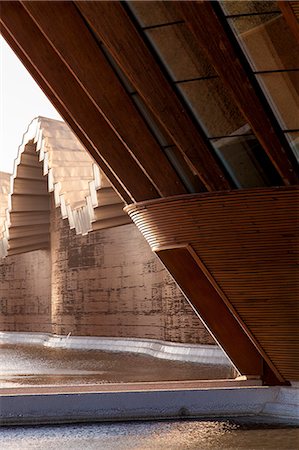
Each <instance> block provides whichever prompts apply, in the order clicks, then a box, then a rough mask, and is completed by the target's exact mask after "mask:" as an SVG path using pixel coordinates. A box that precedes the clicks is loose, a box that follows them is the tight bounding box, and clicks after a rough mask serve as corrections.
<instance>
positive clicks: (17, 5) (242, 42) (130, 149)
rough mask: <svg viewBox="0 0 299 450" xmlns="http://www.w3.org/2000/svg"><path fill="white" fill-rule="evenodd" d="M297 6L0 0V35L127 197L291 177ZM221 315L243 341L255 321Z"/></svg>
mask: <svg viewBox="0 0 299 450" xmlns="http://www.w3.org/2000/svg"><path fill="white" fill-rule="evenodd" d="M296 3H297V2H289V4H288V2H276V1H263V2H254V1H247V2H235V1H221V2H217V1H213V2H209V1H198V2H142V1H141V2H139V1H138V2H137V1H136V2H131V1H129V2H93V1H88V2H81V1H80V2H76V1H75V2H71V1H70V2H47V1H46V2H35V1H31V2H30V1H29V2H6V1H4V2H1V30H2V34H3V36H4V37H5V38H6V40H7V41H8V43H9V44H10V45H11V47H12V48H13V49H14V51H15V52H16V53H17V55H18V56H19V58H20V59H21V60H22V61H23V63H24V65H25V66H26V67H27V68H28V70H29V72H30V73H31V74H32V75H33V77H34V78H35V79H36V81H37V82H38V84H39V85H40V86H41V88H42V89H43V90H44V92H45V93H46V94H47V96H48V97H49V98H50V100H51V101H52V103H53V104H54V106H55V107H56V108H57V110H58V111H59V112H60V114H61V115H62V116H63V117H64V118H65V120H66V121H67V122H68V124H69V125H70V127H71V128H72V129H73V131H74V132H75V133H76V135H77V136H78V138H79V139H80V140H81V142H82V144H83V145H84V146H85V147H86V149H87V150H88V151H89V153H90V154H91V155H92V156H93V158H94V160H95V161H96V162H97V163H98V165H99V167H100V168H101V169H102V171H103V173H104V174H105V175H106V176H107V178H108V179H109V181H110V182H111V184H112V185H113V186H114V188H115V189H116V191H117V192H118V194H119V195H120V197H121V198H122V199H123V200H124V201H125V202H126V203H128V204H130V203H134V202H144V201H147V200H153V199H156V200H157V201H158V199H161V198H168V197H171V196H177V195H181V194H191V193H198V194H199V193H204V192H210V193H213V192H216V191H228V190H238V189H243V188H249V189H251V188H258V189H260V190H261V191H262V190H263V189H266V188H267V187H270V186H290V185H297V184H298V180H299V168H298V140H299V109H298V105H299V88H298V86H299V83H298V80H299V48H298V21H297V18H296V11H297V9H296V8H297V5H296ZM265 192H266V191H265ZM267 192H269V191H267ZM292 192H293V191H292ZM200 195H201V194H200ZM208 195H210V194H208ZM268 195H271V194H268ZM291 195H292V194H291ZM186 202H187V199H186ZM182 220H183V219H182ZM216 220H217V219H216ZM227 220H228V221H229V220H230V218H229V217H227ZM252 220H254V216H253V218H252ZM267 220H269V221H271V216H269V217H268V218H267ZM285 220H287V219H285ZM198 226H199V227H200V224H198ZM280 226H281V227H282V228H283V223H282V224H281V225H280ZM236 239H237V237H236ZM187 244H188V242H187ZM273 245H275V242H274V241H273ZM175 254H176V255H181V258H186V260H188V258H189V256H187V255H186V254H184V255H183V254H182V253H181V252H180V251H176V252H174V255H175ZM161 257H162V256H161ZM243 257H246V255H245V256H244V255H243ZM174 260H175V256H173V257H170V259H169V257H168V256H167V261H168V262H169V264H168V267H169V268H170V270H171V272H172V273H173V274H176V275H175V277H176V280H177V281H178V282H179V284H180V280H179V279H178V277H179V273H178V271H176V270H175V268H174V267H173V266H172V263H173V261H174ZM189 260H190V258H189ZM192 264H193V262H192V261H191V260H190V267H191V266H192ZM166 265H167V264H166ZM265 265H267V262H266V259H265ZM198 267H199V266H198ZM194 270H195V269H194ZM269 270H271V268H269ZM194 276H195V275H194ZM231 276H232V278H236V277H237V276H238V275H237V273H235V272H232V273H231ZM215 289H216V288H215ZM285 295H286V296H287V295H288V294H287V288H286V292H285ZM272 300H273V299H271V298H269V299H268V300H267V301H269V302H271V301H272ZM227 301H228V302H230V298H229V296H228V300H227ZM292 305H293V303H292V302H291V301H290V302H289V307H290V308H291V310H292V311H293V313H294V314H298V311H297V310H296V308H295V305H293V306H292ZM252 307H253V308H254V305H253V306H252ZM273 308H275V302H274V300H273ZM292 308H293V309H292ZM232 311H233V310H232ZM296 311H297V312H296ZM230 314H232V316H233V320H235V321H236V322H238V324H239V325H240V327H239V328H240V329H239V331H238V333H239V336H240V338H242V339H243V337H244V336H243V335H246V336H247V338H248V343H247V344H248V349H251V342H252V341H254V339H253V338H252V333H253V332H252V325H250V327H251V328H250V327H249V332H248V327H246V326H244V323H243V322H242V320H241V319H240V317H239V316H238V315H237V314H235V315H234V312H230ZM214 316H215V321H214V324H212V327H214V330H212V331H214V332H215V335H216V338H217V333H220V337H219V336H218V338H219V341H221V339H220V338H221V337H222V334H223V333H224V331H223V330H221V329H219V327H218V325H219V320H220V319H219V318H217V313H216V312H214ZM278 322H279V318H277V324H276V325H278ZM274 325H275V324H274V323H273V326H274ZM217 327H218V328H217ZM253 328H254V327H253ZM215 330H216V331H215ZM249 341H250V342H249ZM254 342H255V344H254V345H255V351H256V352H257V353H256V355H255V356H252V361H253V363H252V364H253V366H254V367H252V370H253V372H254V373H255V374H257V371H256V370H257V366H258V365H259V363H258V361H259V358H260V371H259V372H258V373H259V375H260V376H261V377H262V378H264V380H268V382H284V381H285V379H289V378H290V375H289V372H288V370H287V369H285V367H284V369H283V370H284V372H283V371H281V370H280V371H279V370H278V369H277V366H276V365H275V354H274V356H273V355H271V358H270V357H269V354H267V352H266V351H265V348H263V345H262V344H261V342H257V343H256V341H254ZM228 348H229V346H227V347H226V348H225V349H226V350H227V351H228V353H229V350H228ZM261 349H262V350H261ZM248 351H249V350H248ZM250 351H251V350H250ZM286 351H287V352H290V353H292V355H293V356H294V354H297V355H298V346H295V345H294V347H292V346H291V347H290V348H288V349H286ZM294 352H295V353H294ZM296 352H297V353H296ZM239 353H240V359H242V358H241V356H242V355H241V353H242V349H241V350H240V352H239ZM291 360H293V359H292V358H291V359H290V361H291ZM235 363H236V365H237V366H238V357H237V358H235ZM249 372H250V370H249ZM292 377H293V378H294V379H295V378H296V377H297V379H298V378H299V371H298V370H297V369H296V370H295V372H292Z"/></svg>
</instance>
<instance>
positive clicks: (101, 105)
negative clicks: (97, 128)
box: [21, 1, 186, 197]
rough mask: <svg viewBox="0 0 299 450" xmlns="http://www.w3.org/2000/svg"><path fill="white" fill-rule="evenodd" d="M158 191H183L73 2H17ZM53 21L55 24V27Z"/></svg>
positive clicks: (172, 192)
mask: <svg viewBox="0 0 299 450" xmlns="http://www.w3.org/2000/svg"><path fill="white" fill-rule="evenodd" d="M21 3H22V4H23V6H24V8H25V9H26V10H27V12H28V13H29V14H30V15H31V17H32V18H33V20H34V21H35V23H36V24H37V26H38V27H39V29H40V30H41V31H42V32H43V34H44V36H45V37H46V39H47V40H48V41H49V43H50V44H51V45H52V47H53V48H54V50H55V51H56V52H57V54H58V55H59V57H60V58H61V59H62V60H63V61H64V63H65V64H66V65H67V66H68V68H69V69H70V71H71V72H72V74H73V75H74V76H75V78H76V80H77V81H78V82H79V83H80V85H81V87H82V88H83V89H84V91H85V92H86V94H87V95H88V96H89V98H90V99H91V100H92V101H93V103H94V105H95V106H96V107H97V108H98V109H99V110H100V111H101V112H102V114H103V115H104V117H105V119H106V121H107V122H108V123H109V124H110V126H111V127H112V129H113V130H114V132H115V133H116V134H117V135H118V137H119V139H120V140H123V141H124V142H125V144H126V145H127V146H128V149H129V151H130V153H131V155H132V156H133V157H134V159H135V160H136V161H138V162H139V164H140V165H141V167H142V168H143V170H144V172H145V174H146V175H147V177H148V178H149V179H150V180H151V181H152V182H153V184H154V185H155V187H156V189H157V191H158V192H159V193H160V194H161V196H166V197H167V196H168V195H176V194H182V193H185V192H186V190H185V188H184V186H183V184H182V182H181V180H180V179H179V177H178V175H177V174H176V173H175V171H174V170H173V168H172V167H171V165H170V163H169V161H168V160H167V158H166V156H165V154H164V153H163V151H162V150H161V148H160V146H159V145H158V143H157V141H156V140H155V139H154V137H153V136H152V134H151V133H150V131H149V129H148V127H147V125H146V124H145V122H144V120H143V119H142V117H141V116H140V115H139V113H138V111H137V109H136V107H135V106H134V104H133V102H132V100H131V98H130V96H129V95H128V94H127V92H126V91H125V89H124V88H123V86H122V84H121V82H120V81H119V79H118V78H117V76H116V74H115V72H114V71H113V69H112V67H111V65H110V64H109V63H108V61H107V59H106V57H105V56H104V54H103V53H102V51H101V49H100V47H99V45H98V44H97V42H96V41H95V39H94V37H93V36H92V35H91V33H90V32H89V30H88V29H87V27H86V25H85V23H84V21H83V19H82V17H81V15H80V13H79V12H78V10H77V8H76V7H75V5H74V4H73V3H72V2H59V3H53V2H47V1H45V2H31V1H30V2H27V1H23V2H21ZM53 23H55V27H53ZM78 30H80V33H78Z"/></svg>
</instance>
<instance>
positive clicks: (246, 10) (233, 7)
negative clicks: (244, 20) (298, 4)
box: [219, 0, 279, 15]
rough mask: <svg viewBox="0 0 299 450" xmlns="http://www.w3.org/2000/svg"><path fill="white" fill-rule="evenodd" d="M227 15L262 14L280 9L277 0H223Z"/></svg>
mask: <svg viewBox="0 0 299 450" xmlns="http://www.w3.org/2000/svg"><path fill="white" fill-rule="evenodd" d="M219 3H220V4H221V6H222V8H223V11H224V13H225V14H226V15H238V14H262V13H267V12H271V11H279V7H278V4H277V1H264V0H263V1H256V0H254V1H249V0H247V1H240V0H236V1H234V0H222V1H220V2H219Z"/></svg>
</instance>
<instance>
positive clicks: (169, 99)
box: [75, 1, 230, 190]
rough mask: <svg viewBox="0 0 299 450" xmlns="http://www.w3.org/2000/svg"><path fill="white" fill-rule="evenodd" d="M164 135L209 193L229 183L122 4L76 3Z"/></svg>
mask: <svg viewBox="0 0 299 450" xmlns="http://www.w3.org/2000/svg"><path fill="white" fill-rule="evenodd" d="M75 4H76V6H77V7H78V9H79V10H80V11H81V13H82V15H83V16H84V18H85V19H86V21H87V22H88V23H89V25H90V27H91V28H92V29H93V31H94V32H95V33H96V35H97V36H98V37H99V39H100V40H101V41H102V42H103V43H104V44H105V46H106V47H107V49H108V50H109V52H110V53H111V55H112V56H113V58H114V59H115V61H116V62H117V64H118V65H119V66H120V67H121V69H122V70H123V72H124V73H125V75H126V76H127V78H128V79H129V80H130V82H131V83H132V84H133V86H134V87H135V88H136V90H137V91H138V93H139V94H140V96H141V97H142V99H143V100H144V102H145V103H146V105H147V106H148V108H149V109H150V110H151V111H152V113H153V114H154V116H155V117H156V119H157V120H158V121H159V123H160V125H161V126H162V127H163V129H164V131H165V132H166V133H167V134H168V135H169V136H170V138H171V139H172V141H173V142H174V143H175V144H176V146H177V147H178V148H179V149H180V151H181V152H182V154H183V155H185V157H186V158H187V159H188V160H189V161H190V163H191V165H192V166H193V168H194V171H195V173H196V174H197V175H198V176H199V177H200V179H201V181H202V182H203V184H204V185H205V187H206V189H207V190H225V189H229V188H230V184H229V182H228V181H227V180H226V179H225V175H224V173H223V172H222V170H221V169H220V167H219V166H218V164H217V162H216V160H215V159H214V157H213V155H212V152H211V149H210V148H208V146H207V144H206V141H205V140H204V139H203V138H202V136H201V134H200V133H199V131H198V129H197V128H196V126H195V125H194V123H193V122H192V120H191V118H190V117H189V116H188V114H187V112H186V111H185V109H184V107H183V105H182V103H181V102H180V100H179V99H178V97H177V96H176V94H175V92H174V91H173V89H172V88H171V86H170V85H169V83H168V81H167V79H166V78H165V76H164V75H163V73H162V71H161V69H160V67H159V64H158V63H157V61H156V59H155V57H154V56H153V55H152V53H151V52H150V50H149V49H148V47H147V46H146V44H145V43H144V41H143V40H142V38H141V36H140V35H139V33H138V31H137V29H136V28H135V26H134V25H133V23H132V21H131V20H130V18H129V16H128V15H127V13H126V12H125V10H124V8H123V5H122V4H121V2H118V1H117V2H109V1H108V2H106V1H103V2H94V1H88V2H81V1H80V2H75Z"/></svg>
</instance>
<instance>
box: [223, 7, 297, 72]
mask: <svg viewBox="0 0 299 450" xmlns="http://www.w3.org/2000/svg"><path fill="white" fill-rule="evenodd" d="M228 22H229V24H230V25H231V27H232V29H233V30H234V32H235V33H236V35H237V36H238V38H239V39H240V42H241V45H242V46H243V48H244V50H245V53H247V56H248V59H249V60H250V62H251V64H252V67H253V69H254V70H255V71H261V70H285V69H299V46H298V43H297V42H296V39H295V38H294V36H293V34H292V33H291V31H290V29H289V27H288V25H287V23H286V22H285V20H284V18H283V17H282V15H281V14H273V15H272V14H271V15H269V14H268V15H261V16H249V17H238V18H234V19H229V20H228Z"/></svg>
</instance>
